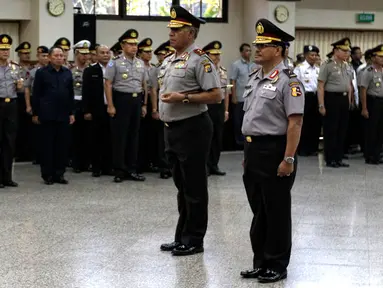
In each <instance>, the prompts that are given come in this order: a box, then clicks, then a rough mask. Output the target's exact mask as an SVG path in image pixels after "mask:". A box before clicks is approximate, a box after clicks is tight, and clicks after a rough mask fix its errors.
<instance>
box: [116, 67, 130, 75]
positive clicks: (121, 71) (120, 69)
mask: <svg viewBox="0 0 383 288" xmlns="http://www.w3.org/2000/svg"><path fill="white" fill-rule="evenodd" d="M117 71H118V73H120V74H123V73H127V72H128V68H126V67H125V66H120V67H118V69H117Z"/></svg>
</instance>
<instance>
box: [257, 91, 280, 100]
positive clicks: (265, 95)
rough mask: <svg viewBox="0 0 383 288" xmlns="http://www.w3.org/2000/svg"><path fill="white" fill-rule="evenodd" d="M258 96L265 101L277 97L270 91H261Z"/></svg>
mask: <svg viewBox="0 0 383 288" xmlns="http://www.w3.org/2000/svg"><path fill="white" fill-rule="evenodd" d="M260 96H261V98H263V99H265V101H267V100H273V99H274V98H275V97H276V96H277V93H276V92H274V91H270V90H262V92H261V94H260Z"/></svg>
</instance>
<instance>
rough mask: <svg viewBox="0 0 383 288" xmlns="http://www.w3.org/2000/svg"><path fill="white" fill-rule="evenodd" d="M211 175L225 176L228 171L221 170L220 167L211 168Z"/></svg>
mask: <svg viewBox="0 0 383 288" xmlns="http://www.w3.org/2000/svg"><path fill="white" fill-rule="evenodd" d="M210 175H217V176H225V175H226V172H223V171H221V170H219V168H215V169H210Z"/></svg>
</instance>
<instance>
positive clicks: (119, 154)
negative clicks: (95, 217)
mask: <svg viewBox="0 0 383 288" xmlns="http://www.w3.org/2000/svg"><path fill="white" fill-rule="evenodd" d="M137 38H138V32H137V31H136V30H134V29H129V30H128V31H126V32H125V33H124V34H123V35H122V36H121V37H120V38H119V43H120V45H121V47H122V50H123V53H122V54H121V55H120V56H117V57H115V58H114V59H113V60H111V61H110V62H109V64H108V65H107V67H106V70H105V94H106V98H107V102H108V114H109V115H110V116H111V117H112V119H111V133H112V142H113V166H114V170H115V173H116V176H115V177H114V182H116V183H120V182H122V181H123V180H124V179H129V180H133V181H145V177H144V176H142V175H140V174H138V173H137V154H138V143H139V129H140V121H141V117H145V115H146V103H145V101H146V99H147V98H148V97H147V83H146V81H147V73H146V71H145V67H144V62H143V61H142V60H140V59H138V58H137V57H136V56H135V55H136V53H137V43H138V40H137ZM125 153H128V155H125ZM126 160H127V161H126ZM125 161H126V162H127V164H126V165H125Z"/></svg>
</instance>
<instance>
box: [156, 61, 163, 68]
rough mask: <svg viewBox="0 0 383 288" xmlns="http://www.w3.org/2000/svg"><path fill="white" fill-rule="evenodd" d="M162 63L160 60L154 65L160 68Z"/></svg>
mask: <svg viewBox="0 0 383 288" xmlns="http://www.w3.org/2000/svg"><path fill="white" fill-rule="evenodd" d="M161 64H162V63H160V62H158V63H157V64H156V65H155V66H154V67H156V68H158V67H160V66H161Z"/></svg>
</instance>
